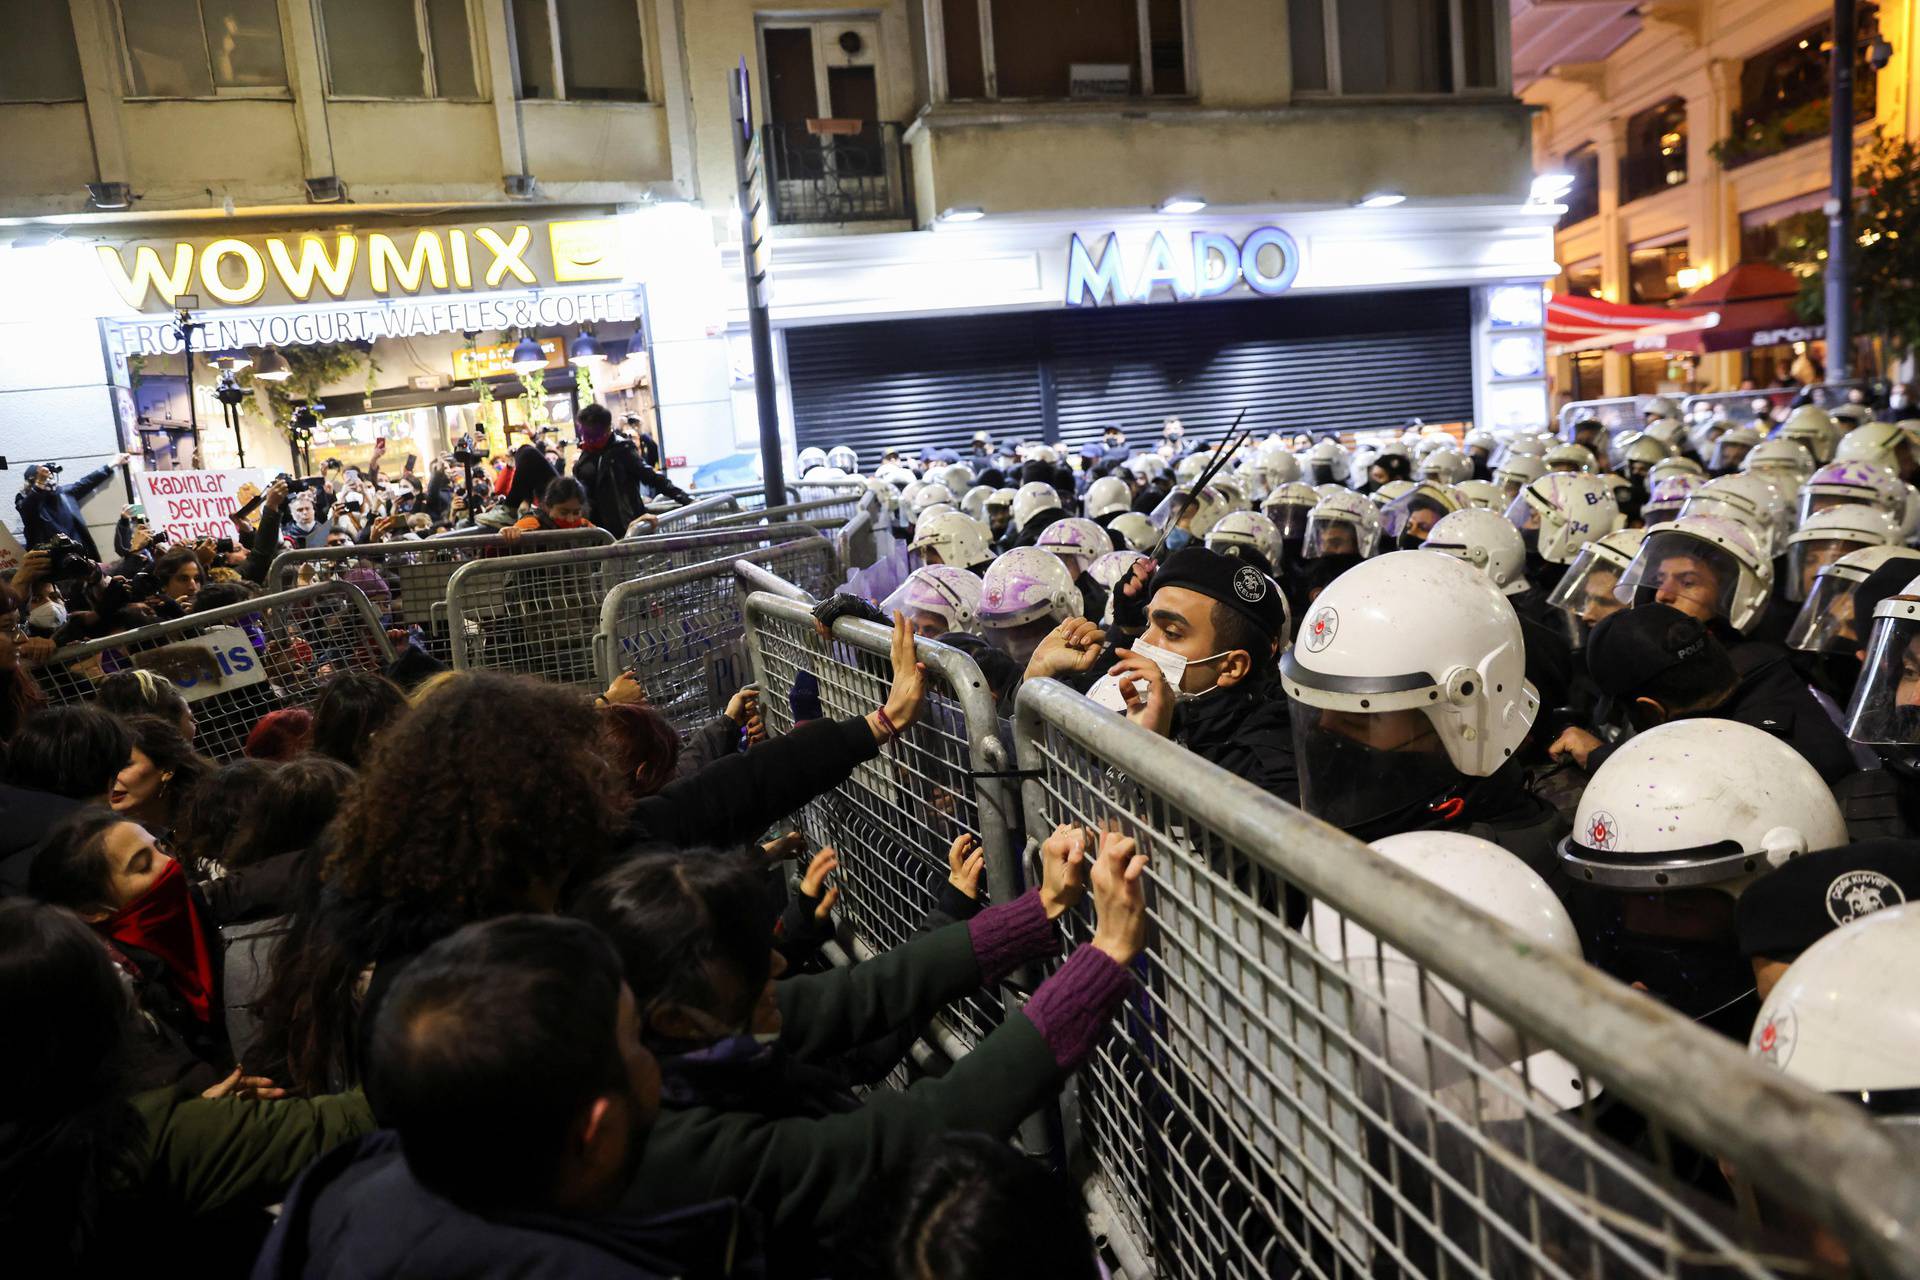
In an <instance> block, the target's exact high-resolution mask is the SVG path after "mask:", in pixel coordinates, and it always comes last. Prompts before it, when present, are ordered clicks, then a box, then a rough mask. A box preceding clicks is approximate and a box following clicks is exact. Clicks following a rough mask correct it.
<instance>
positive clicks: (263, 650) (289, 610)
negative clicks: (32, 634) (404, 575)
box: [34, 582, 393, 760]
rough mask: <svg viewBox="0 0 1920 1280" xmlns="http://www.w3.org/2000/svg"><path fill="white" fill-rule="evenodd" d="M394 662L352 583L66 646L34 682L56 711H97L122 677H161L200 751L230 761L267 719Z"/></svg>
mask: <svg viewBox="0 0 1920 1280" xmlns="http://www.w3.org/2000/svg"><path fill="white" fill-rule="evenodd" d="M392 661H393V646H392V645H391V644H390V643H389V642H388V640H387V633H386V629H385V628H384V627H383V626H382V625H381V621H380V615H379V613H378V612H377V611H376V610H375V609H374V607H373V604H372V603H371V602H370V601H369V600H368V599H367V597H366V596H365V595H363V594H362V593H361V592H360V590H359V589H358V588H357V587H355V586H353V585H352V584H351V583H346V582H321V583H315V584H314V585H312V586H307V587H297V588H295V589H294V590H292V591H280V592H275V593H274V594H272V595H264V596H256V597H255V598H253V599H251V600H245V601H241V602H240V603H237V604H231V605H226V606H224V607H222V608H219V609H209V610H207V611H206V612H205V613H190V614H188V615H187V616H186V617H184V618H175V619H172V620H171V621H168V622H157V623H155V624H153V625H152V626H149V627H141V628H139V629H138V630H136V631H125V632H121V633H120V634H118V635H112V636H104V637H102V638H101V639H98V640H89V641H87V642H85V643H84V644H75V645H68V646H66V647H65V648H63V649H59V650H56V651H55V652H54V654H53V655H52V656H51V657H50V658H48V659H47V661H46V663H45V664H44V665H42V666H40V667H38V668H36V669H35V671H34V675H35V677H36V678H37V679H38V680H39V682H40V687H41V688H42V689H43V690H44V691H45V692H46V695H47V699H48V701H49V702H52V703H55V704H70V703H81V702H88V701H91V700H92V699H93V696H94V693H95V691H96V689H97V687H98V684H99V682H100V681H101V680H104V679H105V678H106V677H107V676H110V675H113V674H114V673H116V672H120V671H132V670H140V669H145V670H150V671H153V672H154V673H155V674H157V675H163V676H165V677H167V679H169V680H171V681H172V682H173V683H174V685H175V686H176V687H177V688H179V690H180V692H181V693H182V694H183V695H184V696H185V697H186V698H187V700H188V702H189V703H190V704H191V705H192V708H193V719H194V725H195V730H194V745H195V746H196V747H198V748H199V749H200V751H201V752H202V753H204V754H205V755H208V756H211V757H212V758H214V759H216V760H231V759H233V758H234V757H236V756H238V755H239V754H240V753H241V749H242V748H243V747H245V746H246V742H247V735H248V734H249V733H251V732H252V731H253V726H254V725H255V724H256V723H258V721H259V719H260V717H261V716H264V715H266V714H267V713H268V712H269V711H279V710H282V709H284V708H288V707H304V706H306V705H307V704H308V703H310V702H312V701H313V700H314V698H315V697H316V696H318V694H319V692H320V689H321V688H322V687H323V686H324V685H325V683H326V681H327V679H328V678H329V677H330V676H332V675H335V674H337V673H339V672H342V671H382V670H384V669H385V668H386V666H387V664H388V663H390V662H392Z"/></svg>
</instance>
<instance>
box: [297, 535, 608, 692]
mask: <svg viewBox="0 0 1920 1280" xmlns="http://www.w3.org/2000/svg"><path fill="white" fill-rule="evenodd" d="M612 541H613V535H612V534H610V533H608V532H607V531H606V530H605V529H598V528H592V527H589V528H585V529H540V530H535V531H534V532H531V533H526V534H522V535H521V537H520V538H519V540H518V541H515V542H513V543H508V542H507V541H506V540H505V539H504V538H502V537H500V536H499V535H498V534H475V535H473V536H471V537H464V536H463V537H454V538H424V539H419V540H413V539H404V540H396V541H393V542H371V543H367V544H365V545H361V546H350V547H298V548H295V549H293V550H290V551H282V552H281V553H280V554H279V555H277V556H275V557H274V558H273V563H272V564H271V565H270V566H269V567H268V569H267V582H268V584H269V587H270V588H271V589H272V590H276V591H285V590H288V589H290V588H292V587H296V586H304V585H306V584H308V583H312V582H326V581H330V580H332V579H336V578H339V577H342V576H343V575H345V574H346V573H347V572H348V571H350V570H353V569H362V568H365V569H373V570H375V571H376V572H378V573H379V574H380V576H381V578H382V580H383V581H384V582H385V583H386V584H387V586H388V589H389V591H390V592H391V598H390V599H389V600H387V601H377V602H376V603H378V604H380V605H381V610H382V612H384V613H387V614H388V615H389V617H390V618H391V619H392V620H393V622H394V623H395V625H397V626H404V627H412V628H418V630H417V631H416V632H415V635H416V637H417V638H418V639H419V641H420V643H421V645H422V646H423V647H424V648H425V649H426V651H427V652H428V653H431V654H432V655H433V656H434V657H436V658H439V659H440V660H441V661H442V662H445V661H447V660H448V658H449V657H450V654H451V648H450V646H449V644H448V640H447V633H446V628H445V625H444V618H443V616H442V615H440V614H436V612H435V608H434V606H436V605H441V604H444V603H445V602H446V598H447V583H448V582H449V581H450V580H451V579H452V577H453V574H454V571H455V570H456V569H458V568H460V566H461V565H464V564H471V563H472V562H474V561H475V560H483V559H493V558H495V557H499V556H515V555H535V554H538V553H540V552H543V551H558V550H561V549H563V548H567V547H592V546H605V545H607V544H608V543H611V542H612ZM370 585H371V584H369V586H370ZM374 594H375V595H376V596H377V595H378V591H377V590H376V591H375V592H374Z"/></svg>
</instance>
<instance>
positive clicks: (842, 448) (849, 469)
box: [827, 444, 860, 476]
mask: <svg viewBox="0 0 1920 1280" xmlns="http://www.w3.org/2000/svg"><path fill="white" fill-rule="evenodd" d="M827 465H828V466H830V467H838V468H840V469H841V470H842V471H844V472H846V473H847V474H848V475H850V476H857V475H859V474H860V451H859V450H858V449H855V448H854V447H853V446H852V445H850V444H837V445H835V446H833V448H831V449H829V450H828V451H827Z"/></svg>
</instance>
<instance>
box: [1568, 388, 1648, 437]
mask: <svg viewBox="0 0 1920 1280" xmlns="http://www.w3.org/2000/svg"><path fill="white" fill-rule="evenodd" d="M1651 399H1653V397H1652V396H1616V397H1613V398H1612V399H1608V400H1575V401H1573V402H1572V403H1570V404H1565V405H1562V406H1560V419H1559V426H1560V430H1559V432H1558V433H1557V434H1560V435H1563V436H1564V435H1565V434H1566V430H1567V428H1568V427H1569V426H1571V425H1573V424H1574V423H1576V422H1579V421H1582V420H1584V419H1587V418H1595V419H1598V420H1599V422H1600V424H1601V425H1602V426H1604V427H1606V429H1607V433H1608V434H1609V435H1618V434H1619V433H1620V432H1622V431H1638V430H1640V428H1641V427H1642V426H1643V425H1644V416H1643V413H1642V409H1643V408H1644V406H1645V405H1646V403H1647V401H1649V400H1651Z"/></svg>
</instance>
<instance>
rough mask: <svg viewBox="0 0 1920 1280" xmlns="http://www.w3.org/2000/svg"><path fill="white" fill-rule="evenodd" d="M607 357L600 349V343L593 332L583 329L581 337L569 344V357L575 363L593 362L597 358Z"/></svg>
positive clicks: (603, 358)
mask: <svg viewBox="0 0 1920 1280" xmlns="http://www.w3.org/2000/svg"><path fill="white" fill-rule="evenodd" d="M606 358H607V357H606V355H605V354H604V353H602V352H601V350H600V343H599V342H598V341H597V340H596V339H595V338H594V336H593V335H592V334H591V333H588V332H585V331H582V332H581V334H580V336H579V337H577V338H575V339H574V340H573V341H572V342H571V343H569V344H568V345H567V359H569V360H571V361H573V362H574V363H575V364H592V363H593V362H594V361H595V360H605V359H606Z"/></svg>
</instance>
